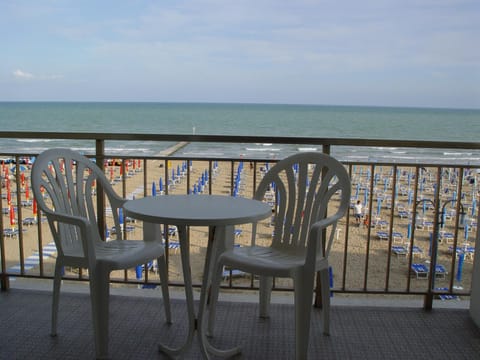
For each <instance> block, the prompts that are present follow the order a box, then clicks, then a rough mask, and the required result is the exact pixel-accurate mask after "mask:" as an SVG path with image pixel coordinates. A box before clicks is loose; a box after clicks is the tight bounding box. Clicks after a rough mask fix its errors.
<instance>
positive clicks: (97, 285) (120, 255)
mask: <svg viewBox="0 0 480 360" xmlns="http://www.w3.org/2000/svg"><path fill="white" fill-rule="evenodd" d="M96 186H101V187H102V188H103V190H104V192H105V200H106V202H107V206H108V205H110V207H111V209H112V215H113V220H114V223H115V227H116V228H117V229H120V228H121V226H120V220H119V213H122V214H123V211H120V209H121V208H122V205H123V204H124V202H125V201H126V200H125V199H123V198H121V197H119V196H118V195H117V194H116V193H115V191H114V190H113V189H112V186H111V185H110V182H109V181H108V180H107V178H106V177H105V175H104V173H103V172H102V170H100V168H99V167H98V166H97V165H96V164H95V163H94V162H93V161H92V160H89V159H88V158H86V157H85V156H83V155H80V154H78V153H77V152H74V151H72V150H69V149H50V150H47V151H45V152H43V153H42V154H40V155H39V156H38V157H37V158H36V160H35V163H34V165H33V168H32V189H33V193H34V195H35V198H36V200H37V203H38V207H39V208H40V209H41V210H42V211H43V212H44V213H45V215H46V217H47V219H48V223H49V226H50V230H51V232H52V235H53V238H54V241H55V245H56V248H57V253H58V255H57V260H56V264H55V277H54V283H53V301H52V332H51V334H52V336H55V335H56V334H57V314H58V302H59V294H60V284H61V277H62V275H61V273H62V268H63V267H64V266H72V267H79V268H86V269H88V275H89V283H90V298H91V304H92V315H93V324H94V326H93V328H94V333H95V349H96V356H97V358H106V357H108V337H109V335H108V327H109V287H110V286H109V285H110V284H109V280H110V272H111V271H112V270H119V269H129V268H134V267H135V266H136V265H141V264H145V263H147V262H149V261H151V260H153V259H157V261H158V266H159V273H160V280H161V286H162V293H163V302H164V305H165V316H166V321H167V322H169V323H170V322H171V313H170V298H169V293H168V283H167V267H166V262H165V250H164V247H163V245H162V243H161V242H160V241H156V240H151V239H145V240H123V239H122V232H120V231H119V232H117V240H113V241H108V242H105V241H102V240H101V237H100V232H99V227H98V223H97V214H96V204H97V201H96V196H95V193H96V191H92V190H94V189H95V187H96ZM122 216H123V215H122Z"/></svg>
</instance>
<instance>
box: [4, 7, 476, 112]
mask: <svg viewBox="0 0 480 360" xmlns="http://www.w3.org/2000/svg"><path fill="white" fill-rule="evenodd" d="M0 34H1V35H0V44H1V57H0V101H11V100H14V101H17V100H18V101H24V100H25V101H29V100H32V101H160V102H241V103H243V102H245V103H293V104H329V105H375V106H419V107H454V108H480V46H479V45H478V44H479V41H480V40H479V39H480V1H478V0H397V1H393V0H392V1H390V0H362V1H359V0H343V1H342V0H328V1H315V0H295V1H284V0H255V1H251V0H245V1H243V0H237V1H227V0H199V1H194V0H190V1H169V0H165V1H142V0H131V1H83V0H82V1H61V0H57V1H37V0H31V1H27V0H25V1H22V0H18V1H7V0H0Z"/></svg>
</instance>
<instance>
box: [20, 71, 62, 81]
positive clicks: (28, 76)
mask: <svg viewBox="0 0 480 360" xmlns="http://www.w3.org/2000/svg"><path fill="white" fill-rule="evenodd" d="M13 76H14V77H15V78H17V79H23V80H40V81H42V80H57V79H63V76H62V75H34V74H32V73H29V72H27V71H23V70H20V69H17V70H15V71H14V72H13Z"/></svg>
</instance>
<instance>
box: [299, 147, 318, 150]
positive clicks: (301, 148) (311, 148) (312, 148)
mask: <svg viewBox="0 0 480 360" xmlns="http://www.w3.org/2000/svg"><path fill="white" fill-rule="evenodd" d="M298 151H317V148H316V147H299V148H298Z"/></svg>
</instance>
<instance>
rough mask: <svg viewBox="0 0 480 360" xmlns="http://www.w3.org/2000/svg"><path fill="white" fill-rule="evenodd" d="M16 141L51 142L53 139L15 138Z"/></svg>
mask: <svg viewBox="0 0 480 360" xmlns="http://www.w3.org/2000/svg"><path fill="white" fill-rule="evenodd" d="M15 141H18V142H26V143H37V142H51V141H55V140H53V139H15Z"/></svg>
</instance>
